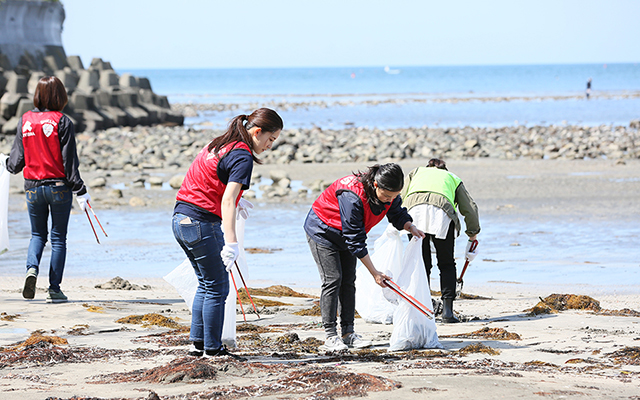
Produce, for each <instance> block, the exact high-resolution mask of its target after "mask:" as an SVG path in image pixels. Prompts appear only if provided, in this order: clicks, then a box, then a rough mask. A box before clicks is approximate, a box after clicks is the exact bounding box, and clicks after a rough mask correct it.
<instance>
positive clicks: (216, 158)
mask: <svg viewBox="0 0 640 400" xmlns="http://www.w3.org/2000/svg"><path fill="white" fill-rule="evenodd" d="M208 146H209V145H207V146H205V147H204V148H203V149H202V150H201V151H200V153H198V155H197V156H196V159H195V160H194V161H193V163H192V164H191V166H190V167H189V171H187V175H186V176H185V178H184V181H183V182H182V186H181V187H180V190H178V194H177V196H176V199H177V200H178V201H184V202H186V203H190V204H193V205H196V206H198V207H200V208H202V209H205V210H207V211H209V212H210V213H212V214H214V215H217V216H218V217H220V218H222V195H223V194H224V191H225V189H226V188H227V184H226V183H223V182H222V181H220V179H219V178H218V172H217V169H218V163H219V162H220V159H221V158H222V157H223V156H224V155H225V154H226V153H228V152H229V151H231V150H234V149H243V150H246V151H248V152H251V149H250V148H249V146H247V144H246V143H244V142H234V143H229V144H228V145H226V146H224V147H222V148H221V149H220V151H219V152H218V154H217V155H216V154H215V153H214V152H209V150H208V149H207V147H208ZM242 193H243V191H242V190H241V191H240V194H238V198H237V199H236V204H238V201H240V197H242Z"/></svg>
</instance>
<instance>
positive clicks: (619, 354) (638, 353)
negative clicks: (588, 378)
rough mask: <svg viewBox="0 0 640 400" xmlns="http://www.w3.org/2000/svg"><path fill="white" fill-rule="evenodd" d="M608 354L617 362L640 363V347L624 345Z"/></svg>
mask: <svg viewBox="0 0 640 400" xmlns="http://www.w3.org/2000/svg"><path fill="white" fill-rule="evenodd" d="M607 356H608V357H609V358H612V359H613V360H614V361H615V362H616V363H620V364H628V365H640V347H624V348H622V349H620V350H616V351H614V352H613V353H608V354H607Z"/></svg>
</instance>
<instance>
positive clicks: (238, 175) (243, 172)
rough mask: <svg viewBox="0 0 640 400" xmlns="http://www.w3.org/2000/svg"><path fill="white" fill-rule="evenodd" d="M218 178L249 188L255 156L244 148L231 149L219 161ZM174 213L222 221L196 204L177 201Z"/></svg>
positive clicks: (243, 188)
mask: <svg viewBox="0 0 640 400" xmlns="http://www.w3.org/2000/svg"><path fill="white" fill-rule="evenodd" d="M216 172H217V173H218V179H219V180H220V182H222V183H224V184H225V185H228V184H229V182H236V183H240V184H242V190H247V189H249V186H250V185H251V172H253V157H252V156H251V153H250V152H248V151H246V150H244V149H235V150H231V151H230V152H229V153H228V154H227V155H226V156H224V157H222V159H221V160H220V161H219V162H218V168H217V169H216ZM173 213H174V214H177V213H180V214H184V215H186V216H188V217H190V218H191V219H195V220H198V221H207V222H220V221H221V219H220V217H218V216H217V215H215V214H213V213H211V212H209V211H207V210H205V209H204V208H200V207H198V206H196V205H195V204H191V203H186V202H184V201H177V202H176V205H175V207H174V208H173Z"/></svg>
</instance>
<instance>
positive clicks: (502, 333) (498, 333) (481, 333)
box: [441, 326, 522, 340]
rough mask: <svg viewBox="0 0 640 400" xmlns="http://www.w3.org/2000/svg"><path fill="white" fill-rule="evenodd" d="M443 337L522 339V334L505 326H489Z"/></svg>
mask: <svg viewBox="0 0 640 400" xmlns="http://www.w3.org/2000/svg"><path fill="white" fill-rule="evenodd" d="M441 337H457V338H469V339H476V338H480V339H496V340H520V339H522V338H521V337H520V335H518V334H517V333H513V332H508V331H507V330H505V329H503V328H489V327H488V326H485V327H483V328H482V329H479V330H477V331H474V332H470V333H459V334H457V335H442V336H441Z"/></svg>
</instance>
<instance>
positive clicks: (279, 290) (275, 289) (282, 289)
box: [241, 285, 317, 299]
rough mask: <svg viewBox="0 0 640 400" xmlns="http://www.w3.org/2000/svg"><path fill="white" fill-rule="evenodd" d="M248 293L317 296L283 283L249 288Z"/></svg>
mask: <svg viewBox="0 0 640 400" xmlns="http://www.w3.org/2000/svg"><path fill="white" fill-rule="evenodd" d="M241 290H244V289H241ZM249 293H251V295H252V296H271V297H304V298H309V299H315V298H317V296H312V295H310V294H304V293H299V292H296V291H295V290H293V289H291V288H290V287H288V286H283V285H273V286H269V287H267V288H251V290H250V292H249Z"/></svg>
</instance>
